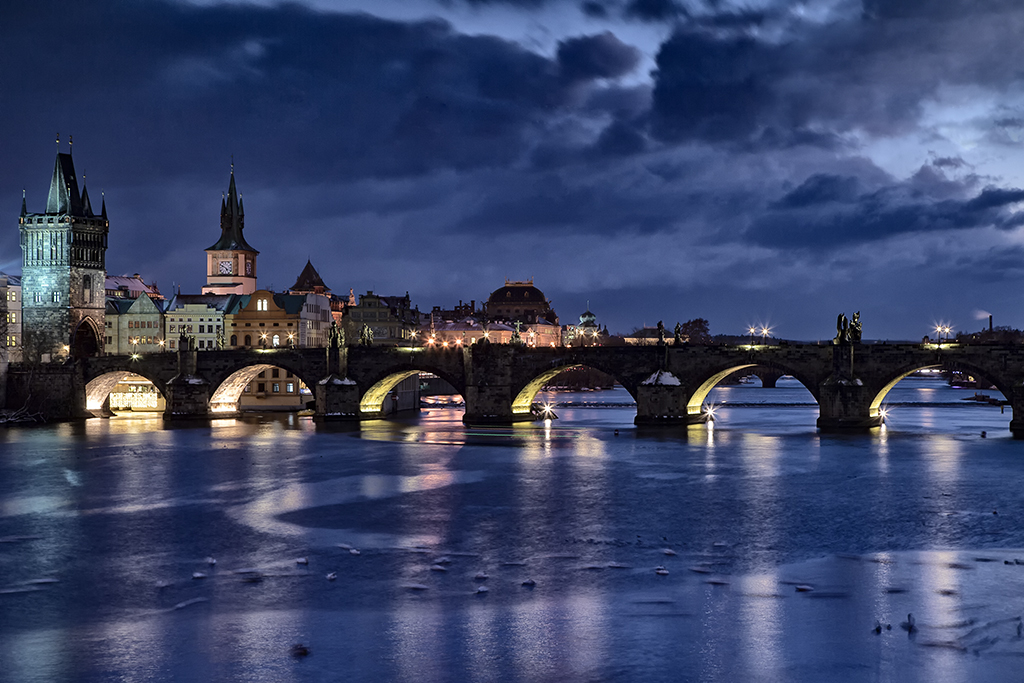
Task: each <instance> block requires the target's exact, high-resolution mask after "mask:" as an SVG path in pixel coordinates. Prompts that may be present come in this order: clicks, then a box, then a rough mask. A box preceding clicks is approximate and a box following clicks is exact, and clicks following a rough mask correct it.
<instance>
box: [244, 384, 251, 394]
mask: <svg viewBox="0 0 1024 683" xmlns="http://www.w3.org/2000/svg"><path fill="white" fill-rule="evenodd" d="M243 391H245V393H247V394H248V393H249V392H250V391H252V385H251V384H246V385H245V389H244V390H243Z"/></svg>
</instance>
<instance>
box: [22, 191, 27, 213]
mask: <svg viewBox="0 0 1024 683" xmlns="http://www.w3.org/2000/svg"><path fill="white" fill-rule="evenodd" d="M21 215H22V217H23V218H24V217H25V216H27V215H28V205H27V204H25V188H24V187H23V188H21Z"/></svg>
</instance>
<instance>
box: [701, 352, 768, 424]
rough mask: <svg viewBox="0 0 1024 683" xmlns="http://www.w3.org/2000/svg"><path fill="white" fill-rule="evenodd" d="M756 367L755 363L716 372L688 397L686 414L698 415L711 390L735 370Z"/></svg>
mask: <svg viewBox="0 0 1024 683" xmlns="http://www.w3.org/2000/svg"><path fill="white" fill-rule="evenodd" d="M753 367H757V364H756V363H748V364H747V365H737V366H734V367H731V368H729V369H728V370H722V371H721V372H716V373H715V374H714V375H711V377H708V379H707V380H706V381H705V382H704V383H703V384H701V385H700V386H699V387H697V391H695V392H693V396H691V397H690V402H689V403H687V404H686V413H687V414H688V415H700V413H701V407H702V406H703V405H704V399H706V398H707V397H708V394H710V393H711V390H712V389H714V388H715V386H716V385H717V384H718V383H719V382H721V381H722V380H723V379H725V378H726V377H728V376H729V375H731V374H732V373H734V372H736V371H737V370H746V369H747V368H753Z"/></svg>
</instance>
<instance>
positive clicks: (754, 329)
mask: <svg viewBox="0 0 1024 683" xmlns="http://www.w3.org/2000/svg"><path fill="white" fill-rule="evenodd" d="M747 331H748V332H750V345H751V346H753V345H754V334H755V333H756V332H757V329H756V328H754V327H751V328H750V329H749V330H747Z"/></svg>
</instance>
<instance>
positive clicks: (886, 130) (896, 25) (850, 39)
mask: <svg viewBox="0 0 1024 683" xmlns="http://www.w3.org/2000/svg"><path fill="white" fill-rule="evenodd" d="M896 5H898V6H890V5H889V3H887V2H886V3H879V7H881V6H886V7H889V10H887V11H881V10H880V9H878V8H876V7H875V6H874V5H871V6H869V7H868V8H867V10H868V11H866V12H865V14H864V16H863V17H862V18H850V17H848V16H846V17H837V18H834V19H833V20H831V21H825V22H809V21H805V20H803V19H800V18H799V17H797V16H794V15H792V14H786V13H785V12H781V11H779V10H778V9H768V10H765V11H759V12H749V11H744V12H735V11H725V10H723V11H720V12H717V13H716V12H712V13H705V14H702V15H700V16H694V17H692V18H690V19H688V20H687V21H683V22H681V23H680V24H679V25H678V26H677V28H676V29H675V31H674V33H673V35H672V36H671V38H670V39H669V40H667V41H666V42H665V43H664V44H663V45H662V46H661V48H660V50H659V52H658V54H657V57H656V64H657V69H656V71H655V72H654V80H655V87H654V97H653V111H652V131H653V133H654V134H655V136H656V137H658V138H659V139H662V140H665V141H670V142H679V141H687V140H705V141H711V142H716V143H721V142H736V143H742V144H746V145H753V146H754V147H755V148H760V149H770V148H772V147H774V146H783V147H785V146H792V145H794V144H798V145H822V146H826V147H832V146H834V145H836V144H837V140H838V139H839V138H841V137H842V136H843V135H846V134H849V133H850V132H852V131H866V132H867V133H869V134H871V135H892V134H902V133H906V132H909V131H911V130H913V129H914V128H915V127H916V126H917V125H919V123H920V120H921V117H922V113H923V107H924V106H925V104H926V103H928V102H930V101H932V100H934V99H935V98H937V97H939V96H940V94H941V91H942V89H943V88H944V87H947V86H957V85H965V86H972V87H977V86H981V87H986V86H991V87H994V88H1006V87H1011V84H1013V83H1016V82H1018V81H1019V79H1020V74H1019V70H1018V69H1017V67H1016V66H1015V64H1018V63H1019V61H1020V60H1021V59H1022V58H1024V49H1022V47H1021V43H1020V41H1019V40H1018V38H1017V36H1016V31H1015V30H1014V29H1013V28H1011V27H1012V26H1014V25H1015V23H1014V22H1015V21H1017V20H1019V19H1021V14H1022V8H1021V7H1019V6H1016V7H1011V6H1010V5H1005V4H1003V3H1000V2H971V3H967V2H952V1H948V2H940V3H933V2H928V3H915V2H903V3H896ZM765 23H768V24H770V26H769V27H768V28H769V29H770V30H765V31H761V32H757V31H751V30H748V29H749V28H750V27H752V26H758V25H761V24H765ZM968 26H969V27H970V28H969V30H965V28H966V27H968ZM1016 118H1020V117H1002V119H1000V120H997V121H996V122H995V124H994V125H995V126H996V127H1002V128H1007V127H1013V126H1014V125H1015V119H1016Z"/></svg>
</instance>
